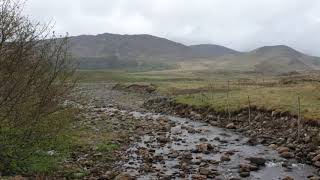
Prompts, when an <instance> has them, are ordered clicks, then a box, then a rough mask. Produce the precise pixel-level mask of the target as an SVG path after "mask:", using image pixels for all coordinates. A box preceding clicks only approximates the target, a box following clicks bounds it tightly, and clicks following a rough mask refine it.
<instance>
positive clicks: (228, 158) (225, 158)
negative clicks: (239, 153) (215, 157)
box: [220, 154, 231, 161]
mask: <svg viewBox="0 0 320 180" xmlns="http://www.w3.org/2000/svg"><path fill="white" fill-rule="evenodd" d="M230 160H231V159H230V156H229V155H227V154H223V155H222V156H221V157H220V161H230Z"/></svg>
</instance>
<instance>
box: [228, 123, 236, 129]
mask: <svg viewBox="0 0 320 180" xmlns="http://www.w3.org/2000/svg"><path fill="white" fill-rule="evenodd" d="M226 128H227V129H236V125H235V124H234V123H229V124H227V125H226Z"/></svg>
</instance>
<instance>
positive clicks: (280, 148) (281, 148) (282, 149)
mask: <svg viewBox="0 0 320 180" xmlns="http://www.w3.org/2000/svg"><path fill="white" fill-rule="evenodd" d="M277 151H278V153H279V154H281V153H283V152H289V151H290V149H289V148H288V147H279V148H278V149H277Z"/></svg>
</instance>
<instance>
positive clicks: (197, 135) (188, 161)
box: [69, 84, 320, 180]
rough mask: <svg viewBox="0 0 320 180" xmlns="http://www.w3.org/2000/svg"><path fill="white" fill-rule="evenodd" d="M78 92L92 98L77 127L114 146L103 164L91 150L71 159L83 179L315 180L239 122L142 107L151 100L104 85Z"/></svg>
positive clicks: (314, 173) (286, 152)
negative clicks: (104, 134) (105, 136)
mask: <svg viewBox="0 0 320 180" xmlns="http://www.w3.org/2000/svg"><path fill="white" fill-rule="evenodd" d="M81 92H84V93H86V94H87V95H90V96H89V97H90V98H91V102H90V104H91V106H90V108H89V109H90V110H89V111H86V112H84V114H85V116H86V120H82V121H84V122H86V123H88V122H90V123H88V124H90V125H89V126H90V127H91V128H93V129H96V130H95V131H96V132H97V134H96V135H97V136H99V134H100V133H101V131H104V128H103V127H104V126H108V127H109V129H110V128H111V129H112V130H113V131H114V134H115V136H114V139H113V142H115V143H117V144H119V145H120V146H121V148H120V149H119V150H117V151H116V152H114V153H113V156H116V157H117V158H115V159H114V160H112V161H108V162H105V161H102V159H103V156H104V154H98V156H96V155H97V151H96V150H97V148H94V147H95V144H94V143H92V148H91V149H90V151H89V153H88V152H81V153H75V158H74V160H70V163H69V165H70V166H72V165H74V164H75V163H74V162H77V163H78V167H79V168H82V169H86V172H87V174H86V175H85V176H82V177H81V178H82V179H118V180H119V179H242V178H244V179H287V180H290V179H319V178H318V169H317V168H315V167H313V166H310V165H307V164H305V163H300V162H301V160H300V159H299V158H295V157H296V151H295V149H297V148H296V147H293V145H292V146H288V145H287V144H285V143H286V142H287V139H288V138H286V139H285V140H281V139H279V140H277V139H275V138H274V136H271V137H272V138H270V139H271V140H266V139H268V138H269V137H267V136H266V135H264V133H261V136H258V135H254V136H252V135H249V134H248V133H247V132H248V131H246V130H245V128H243V126H241V125H240V123H238V121H235V122H233V121H232V122H229V121H226V122H224V123H221V122H219V120H217V118H216V116H213V115H212V116H213V117H210V116H209V114H206V116H204V115H203V114H201V113H200V111H194V109H191V108H188V107H185V108H181V107H180V108H177V109H175V108H176V106H172V103H171V102H167V100H168V99H167V100H160V101H159V98H156V99H158V100H153V101H147V100H148V99H150V98H151V99H154V97H155V96H157V95H155V94H141V93H139V94H136V93H132V92H126V91H119V90H115V89H112V86H111V85H110V84H98V85H97V84H96V85H94V86H92V85H84V86H82V87H81ZM160 99H161V98H160ZM164 99H166V98H164ZM146 102H148V103H146ZM170 104H171V105H170ZM174 107H175V108H174ZM182 111H183V112H184V113H185V112H188V113H185V114H183V113H181V112H182ZM179 112H180V113H179ZM169 114H171V116H170V115H169ZM172 114H176V115H172ZM182 116H184V117H186V118H181V117H182ZM239 117H240V116H239ZM254 123H257V122H256V121H254V122H253V124H251V126H252V127H251V128H252V129H255V128H253V127H254V125H255V124H254ZM217 126H221V127H223V128H219V127H217ZM252 131H253V130H252ZM258 132H259V131H256V133H258ZM120 135H121V136H120ZM278 141H279V142H280V141H283V143H282V144H280V143H277V142H278ZM284 141H285V143H284ZM281 145H287V146H281ZM313 158H316V153H315V154H314V155H313ZM79 159H80V160H79ZM298 160H299V161H298ZM313 160H314V161H313V162H317V161H318V160H320V158H319V159H313ZM88 162H90V163H88ZM311 162H312V160H311ZM309 164H312V163H309Z"/></svg>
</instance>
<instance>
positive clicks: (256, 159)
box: [246, 157, 266, 166]
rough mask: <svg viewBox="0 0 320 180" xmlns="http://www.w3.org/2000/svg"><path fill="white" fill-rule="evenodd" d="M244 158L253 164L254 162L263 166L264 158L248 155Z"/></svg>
mask: <svg viewBox="0 0 320 180" xmlns="http://www.w3.org/2000/svg"><path fill="white" fill-rule="evenodd" d="M246 160H248V161H250V162H251V163H253V164H256V165H257V166H264V165H265V163H266V159H264V158H262V157H249V158H247V159H246Z"/></svg>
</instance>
